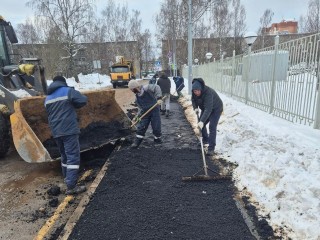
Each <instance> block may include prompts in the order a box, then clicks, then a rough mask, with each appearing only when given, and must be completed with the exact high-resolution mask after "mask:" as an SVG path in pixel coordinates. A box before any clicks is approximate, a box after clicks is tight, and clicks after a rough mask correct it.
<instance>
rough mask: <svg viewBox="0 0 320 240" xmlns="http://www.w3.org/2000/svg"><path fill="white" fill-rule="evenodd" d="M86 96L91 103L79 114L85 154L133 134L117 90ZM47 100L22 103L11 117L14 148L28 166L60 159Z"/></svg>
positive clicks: (35, 98)
mask: <svg viewBox="0 0 320 240" xmlns="http://www.w3.org/2000/svg"><path fill="white" fill-rule="evenodd" d="M83 94H84V95H86V96H87V97H88V103H87V105H86V106H84V107H83V108H81V109H78V110H77V114H78V120H79V127H80V129H81V134H80V136H79V142H80V150H81V152H84V151H87V150H90V149H95V148H99V147H102V146H103V145H105V144H108V143H110V142H113V141H116V140H117V139H119V138H121V137H125V136H128V135H130V134H131V132H132V131H131V128H130V125H131V121H130V119H129V118H128V117H127V115H126V114H125V113H124V112H123V111H122V109H121V108H120V106H119V105H118V103H117V102H116V100H115V91H114V90H112V89H105V90H99V91H96V90H95V91H87V92H83ZM44 100H45V97H43V96H39V97H30V98H24V99H19V100H18V101H16V102H15V104H14V110H15V112H14V113H13V114H12V115H11V116H10V120H11V128H12V137H13V142H14V145H15V147H16V149H17V151H18V153H19V155H20V156H21V157H22V158H23V159H24V160H25V161H26V162H30V163H32V162H48V161H53V160H56V159H59V157H60V154H59V150H58V147H57V145H56V143H55V141H54V139H53V138H52V135H51V131H50V128H49V125H48V116H47V113H46V110H45V107H44Z"/></svg>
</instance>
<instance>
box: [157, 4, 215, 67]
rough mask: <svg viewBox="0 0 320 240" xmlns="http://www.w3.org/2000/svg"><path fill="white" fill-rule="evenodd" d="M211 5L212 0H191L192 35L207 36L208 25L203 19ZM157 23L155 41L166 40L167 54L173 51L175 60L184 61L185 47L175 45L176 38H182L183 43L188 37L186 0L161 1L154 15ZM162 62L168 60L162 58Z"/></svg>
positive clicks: (177, 61) (185, 55) (180, 62)
mask: <svg viewBox="0 0 320 240" xmlns="http://www.w3.org/2000/svg"><path fill="white" fill-rule="evenodd" d="M211 5H212V1H207V0H193V1H192V22H193V37H197V38H200V37H203V38H205V37H208V35H209V25H208V21H206V20H205V19H204V16H205V15H206V13H207V10H208V9H209V7H210V6H211ZM155 22H156V25H157V32H156V37H157V41H158V42H161V41H162V40H164V39H165V40H166V41H167V46H168V49H167V51H168V52H167V54H168V53H169V56H170V53H173V55H172V57H175V62H176V63H179V64H183V63H185V59H186V57H187V51H186V49H185V48H179V46H177V45H176V43H177V39H179V40H183V41H184V42H185V43H186V42H187V38H188V1H185V0H175V1H172V0H165V1H163V2H162V3H161V7H160V11H159V13H158V14H157V15H156V16H155ZM176 49H179V51H176ZM163 61H164V63H166V62H167V61H168V60H167V59H163Z"/></svg>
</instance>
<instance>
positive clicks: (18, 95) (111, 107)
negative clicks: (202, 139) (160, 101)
mask: <svg viewBox="0 0 320 240" xmlns="http://www.w3.org/2000/svg"><path fill="white" fill-rule="evenodd" d="M0 40H1V41H0V64H1V66H0V67H1V69H0V143H1V144H0V157H2V158H3V157H5V156H6V154H7V152H8V150H9V148H10V146H11V145H12V144H11V143H12V142H13V144H14V147H15V148H16V150H17V152H18V153H19V155H20V156H21V158H22V159H23V160H25V161H27V162H30V163H40V162H49V161H54V160H59V159H60V154H59V150H58V147H57V145H56V143H55V140H54V139H53V137H52V135H51V130H50V128H49V124H48V116H47V113H46V110H45V106H44V101H45V95H46V93H47V81H46V79H45V75H44V67H43V66H42V65H41V60H40V59H36V58H34V59H33V58H32V59H30V58H22V59H21V60H20V61H19V63H18V64H15V63H13V62H12V60H11V58H10V55H11V54H10V53H11V50H10V49H11V45H12V43H17V42H18V40H17V38H16V35H15V32H14V29H13V28H12V26H11V24H10V22H7V21H5V20H4V19H3V18H2V17H0ZM38 75H39V77H37V76H38ZM82 93H83V94H84V95H86V96H87V97H88V103H87V105H86V106H85V107H83V108H81V109H79V110H77V114H78V121H79V127H80V131H81V133H80V136H79V142H80V150H81V152H84V151H88V150H91V149H96V148H99V147H102V146H104V145H106V144H108V143H110V142H115V141H116V140H118V139H119V138H122V137H125V136H127V135H129V134H130V133H131V129H132V128H131V121H130V119H129V118H128V117H127V115H126V114H125V113H124V112H123V111H122V109H121V108H120V106H119V105H118V103H117V102H116V101H115V90H113V89H104V90H103V89H102V90H97V91H86V92H82Z"/></svg>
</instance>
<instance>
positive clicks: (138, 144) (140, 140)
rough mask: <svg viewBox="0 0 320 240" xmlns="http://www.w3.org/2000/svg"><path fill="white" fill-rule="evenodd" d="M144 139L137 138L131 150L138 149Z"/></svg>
mask: <svg viewBox="0 0 320 240" xmlns="http://www.w3.org/2000/svg"><path fill="white" fill-rule="evenodd" d="M142 140H143V138H135V139H134V141H133V143H132V144H131V148H138V147H139V146H140V144H141V142H142Z"/></svg>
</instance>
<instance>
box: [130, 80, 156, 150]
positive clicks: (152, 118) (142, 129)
mask: <svg viewBox="0 0 320 240" xmlns="http://www.w3.org/2000/svg"><path fill="white" fill-rule="evenodd" d="M128 87H129V89H130V90H131V91H132V92H133V93H134V94H135V95H136V104H137V105H138V107H139V112H138V114H137V117H136V118H135V121H138V125H137V132H136V138H135V140H134V142H133V144H132V145H131V148H138V147H139V145H140V144H141V142H142V140H143V138H144V136H145V133H146V131H147V129H148V127H149V124H150V123H151V127H152V133H153V135H154V142H155V143H162V139H161V135H162V134H161V118H160V108H159V105H160V104H161V103H162V100H161V97H162V93H161V89H160V87H159V86H158V85H156V84H147V85H144V86H142V85H141V83H139V82H138V81H136V80H131V81H130V82H129V84H128ZM155 105H156V106H155ZM153 106H155V107H154V108H153V109H152V110H151V111H150V112H149V113H148V114H146V115H145V116H144V117H143V118H142V119H140V117H141V116H142V115H143V114H144V113H146V112H147V111H148V110H149V109H150V108H152V107H153Z"/></svg>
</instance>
